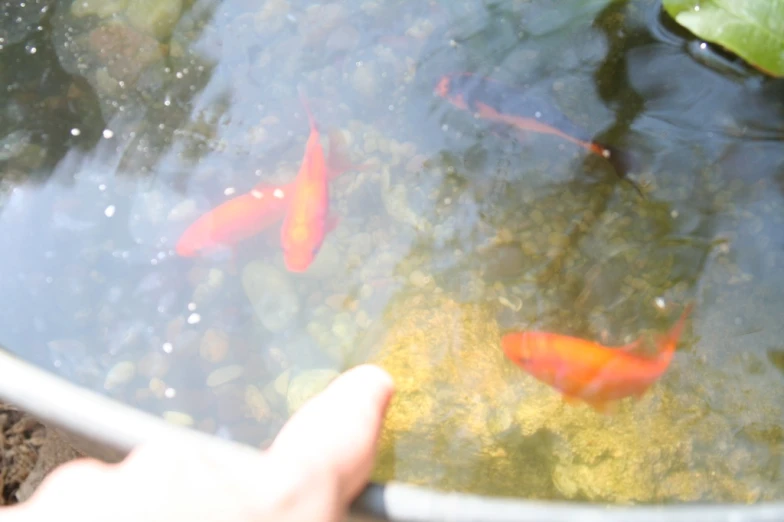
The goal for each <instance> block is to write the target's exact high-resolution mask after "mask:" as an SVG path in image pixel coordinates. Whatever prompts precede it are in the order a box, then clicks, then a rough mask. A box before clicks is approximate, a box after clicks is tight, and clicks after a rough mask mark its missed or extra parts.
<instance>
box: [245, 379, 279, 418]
mask: <svg viewBox="0 0 784 522" xmlns="http://www.w3.org/2000/svg"><path fill="white" fill-rule="evenodd" d="M245 406H246V407H247V409H248V414H249V416H250V417H252V418H254V419H255V420H257V421H262V420H264V419H266V418H269V416H270V414H271V413H272V408H271V407H270V405H269V403H268V402H267V399H265V398H264V394H263V393H262V391H261V390H260V389H259V388H258V387H256V386H253V385H252V384H251V385H248V386H247V387H246V388H245Z"/></svg>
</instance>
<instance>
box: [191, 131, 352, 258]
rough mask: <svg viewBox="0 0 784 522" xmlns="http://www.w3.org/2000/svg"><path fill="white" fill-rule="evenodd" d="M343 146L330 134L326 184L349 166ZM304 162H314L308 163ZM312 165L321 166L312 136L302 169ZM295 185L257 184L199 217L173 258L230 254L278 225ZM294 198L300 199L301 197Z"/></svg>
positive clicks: (288, 206) (339, 136)
mask: <svg viewBox="0 0 784 522" xmlns="http://www.w3.org/2000/svg"><path fill="white" fill-rule="evenodd" d="M314 143H315V145H314ZM345 146H346V145H345V142H344V140H343V137H342V135H340V133H339V132H335V133H332V134H330V164H329V166H330V168H328V169H326V171H325V175H326V180H327V181H331V180H332V179H334V178H336V177H337V176H339V175H340V174H342V173H343V172H345V170H347V168H348V166H349V165H348V163H347V162H346V161H344V160H343V157H344V156H345V150H344V149H345ZM315 147H317V148H318V150H317V152H313V151H314V150H315ZM308 151H310V152H308ZM314 154H316V155H318V154H321V159H320V160H319V159H318V158H316V156H314ZM308 158H316V159H315V160H308ZM314 161H315V162H316V163H318V162H319V161H320V162H321V165H323V164H324V160H323V153H322V151H321V145H320V144H319V143H318V135H316V140H315V141H314V138H313V135H311V136H310V138H309V139H308V145H307V146H306V152H305V161H304V162H303V167H302V169H305V170H312V169H313V168H314V167H313V166H312V164H313V163H314ZM355 168H357V169H359V168H363V167H362V166H358V167H355ZM302 169H300V174H301V173H302ZM298 178H299V176H298ZM297 183H298V181H297V179H295V180H294V181H292V182H289V183H286V184H283V185H271V184H267V183H259V184H258V185H256V186H255V187H254V188H253V189H252V190H251V191H250V192H247V193H245V194H241V195H239V196H236V197H234V198H232V199H230V200H228V201H225V202H223V203H221V204H220V205H218V206H217V207H215V208H214V209H212V210H210V211H208V212H207V213H205V214H203V215H202V216H200V217H199V218H198V219H197V220H196V221H195V222H193V223H192V224H191V225H190V226H189V227H188V228H187V229H186V230H185V232H183V234H182V236H180V239H179V240H178V242H177V246H176V251H177V254H178V255H179V256H182V257H193V256H196V255H204V254H210V253H211V252H215V251H217V250H220V249H225V248H230V249H232V250H233V249H234V248H235V247H236V245H237V244H238V243H240V242H241V241H244V240H246V239H248V238H250V237H253V236H255V235H257V234H259V233H261V232H263V231H265V230H267V229H269V228H270V227H272V226H273V225H275V224H277V223H280V222H281V220H283V219H284V217H285V216H286V212H287V210H288V209H289V208H290V206H291V203H292V201H293V200H294V199H295V197H294V193H295V192H296V191H297V190H299V189H298V188H297ZM325 183H326V182H325ZM301 185H302V184H301V183H300V186H301ZM298 197H299V198H300V199H301V198H302V193H301V194H300V196H298Z"/></svg>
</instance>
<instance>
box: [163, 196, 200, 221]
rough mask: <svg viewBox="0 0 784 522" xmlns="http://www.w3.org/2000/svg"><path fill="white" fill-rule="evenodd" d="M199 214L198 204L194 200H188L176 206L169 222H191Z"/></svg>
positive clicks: (170, 214) (170, 213) (170, 212)
mask: <svg viewBox="0 0 784 522" xmlns="http://www.w3.org/2000/svg"><path fill="white" fill-rule="evenodd" d="M198 214H199V207H198V205H197V204H196V201H194V200H192V199H186V200H185V201H181V202H180V203H177V204H176V205H174V208H172V209H171V210H170V211H169V215H168V220H169V221H186V220H188V221H190V220H191V219H193V218H195V217H196V216H197V215H198Z"/></svg>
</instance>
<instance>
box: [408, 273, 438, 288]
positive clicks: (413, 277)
mask: <svg viewBox="0 0 784 522" xmlns="http://www.w3.org/2000/svg"><path fill="white" fill-rule="evenodd" d="M408 281H409V282H410V283H411V284H412V285H414V286H415V287H417V288H423V287H425V286H427V285H428V284H429V283H430V281H432V278H431V277H430V276H428V275H425V274H424V273H423V272H422V271H420V270H414V271H413V272H411V274H409V276H408Z"/></svg>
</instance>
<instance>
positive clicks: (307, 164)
mask: <svg viewBox="0 0 784 522" xmlns="http://www.w3.org/2000/svg"><path fill="white" fill-rule="evenodd" d="M300 99H301V101H302V105H303V107H304V108H305V112H306V113H307V115H308V122H309V124H310V136H309V137H308V142H307V144H306V145H305V154H304V157H303V158H302V165H301V166H300V169H299V172H298V173H297V177H296V179H295V180H294V186H293V189H292V195H291V203H290V204H289V207H288V210H287V212H286V217H285V219H284V220H283V226H282V227H281V229H280V243H281V246H282V247H283V259H284V261H285V264H286V268H287V269H288V270H289V271H291V272H304V271H305V270H307V268H308V267H309V266H310V264H311V263H312V262H313V260H314V259H315V257H316V255H317V254H318V252H319V249H320V248H321V244H322V243H323V241H324V237H325V236H326V235H327V234H328V233H329V232H330V231H331V230H332V229H334V228H335V226H336V225H337V217H336V216H333V215H330V213H329V189H328V186H327V181H328V180H329V179H330V177H334V176H337V175H338V173H340V172H342V171H344V170H346V169H348V168H352V167H353V168H355V169H362V168H363V166H352V165H351V164H350V163H349V162H348V161H347V159H346V158H345V157H343V156H341V155H340V154H335V152H336V151H337V150H338V149H336V147H335V145H336V144H342V140H343V138H342V134H340V132H339V131H335V132H332V133H331V134H330V144H331V152H330V157H329V158H328V159H327V158H325V157H324V150H323V149H322V147H321V142H320V141H319V140H320V134H319V130H318V126H317V125H316V121H315V119H314V118H313V115H312V114H311V112H310V108H309V107H308V104H307V101H306V99H305V95H304V93H303V92H302V91H301V90H300ZM340 148H342V147H340Z"/></svg>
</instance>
